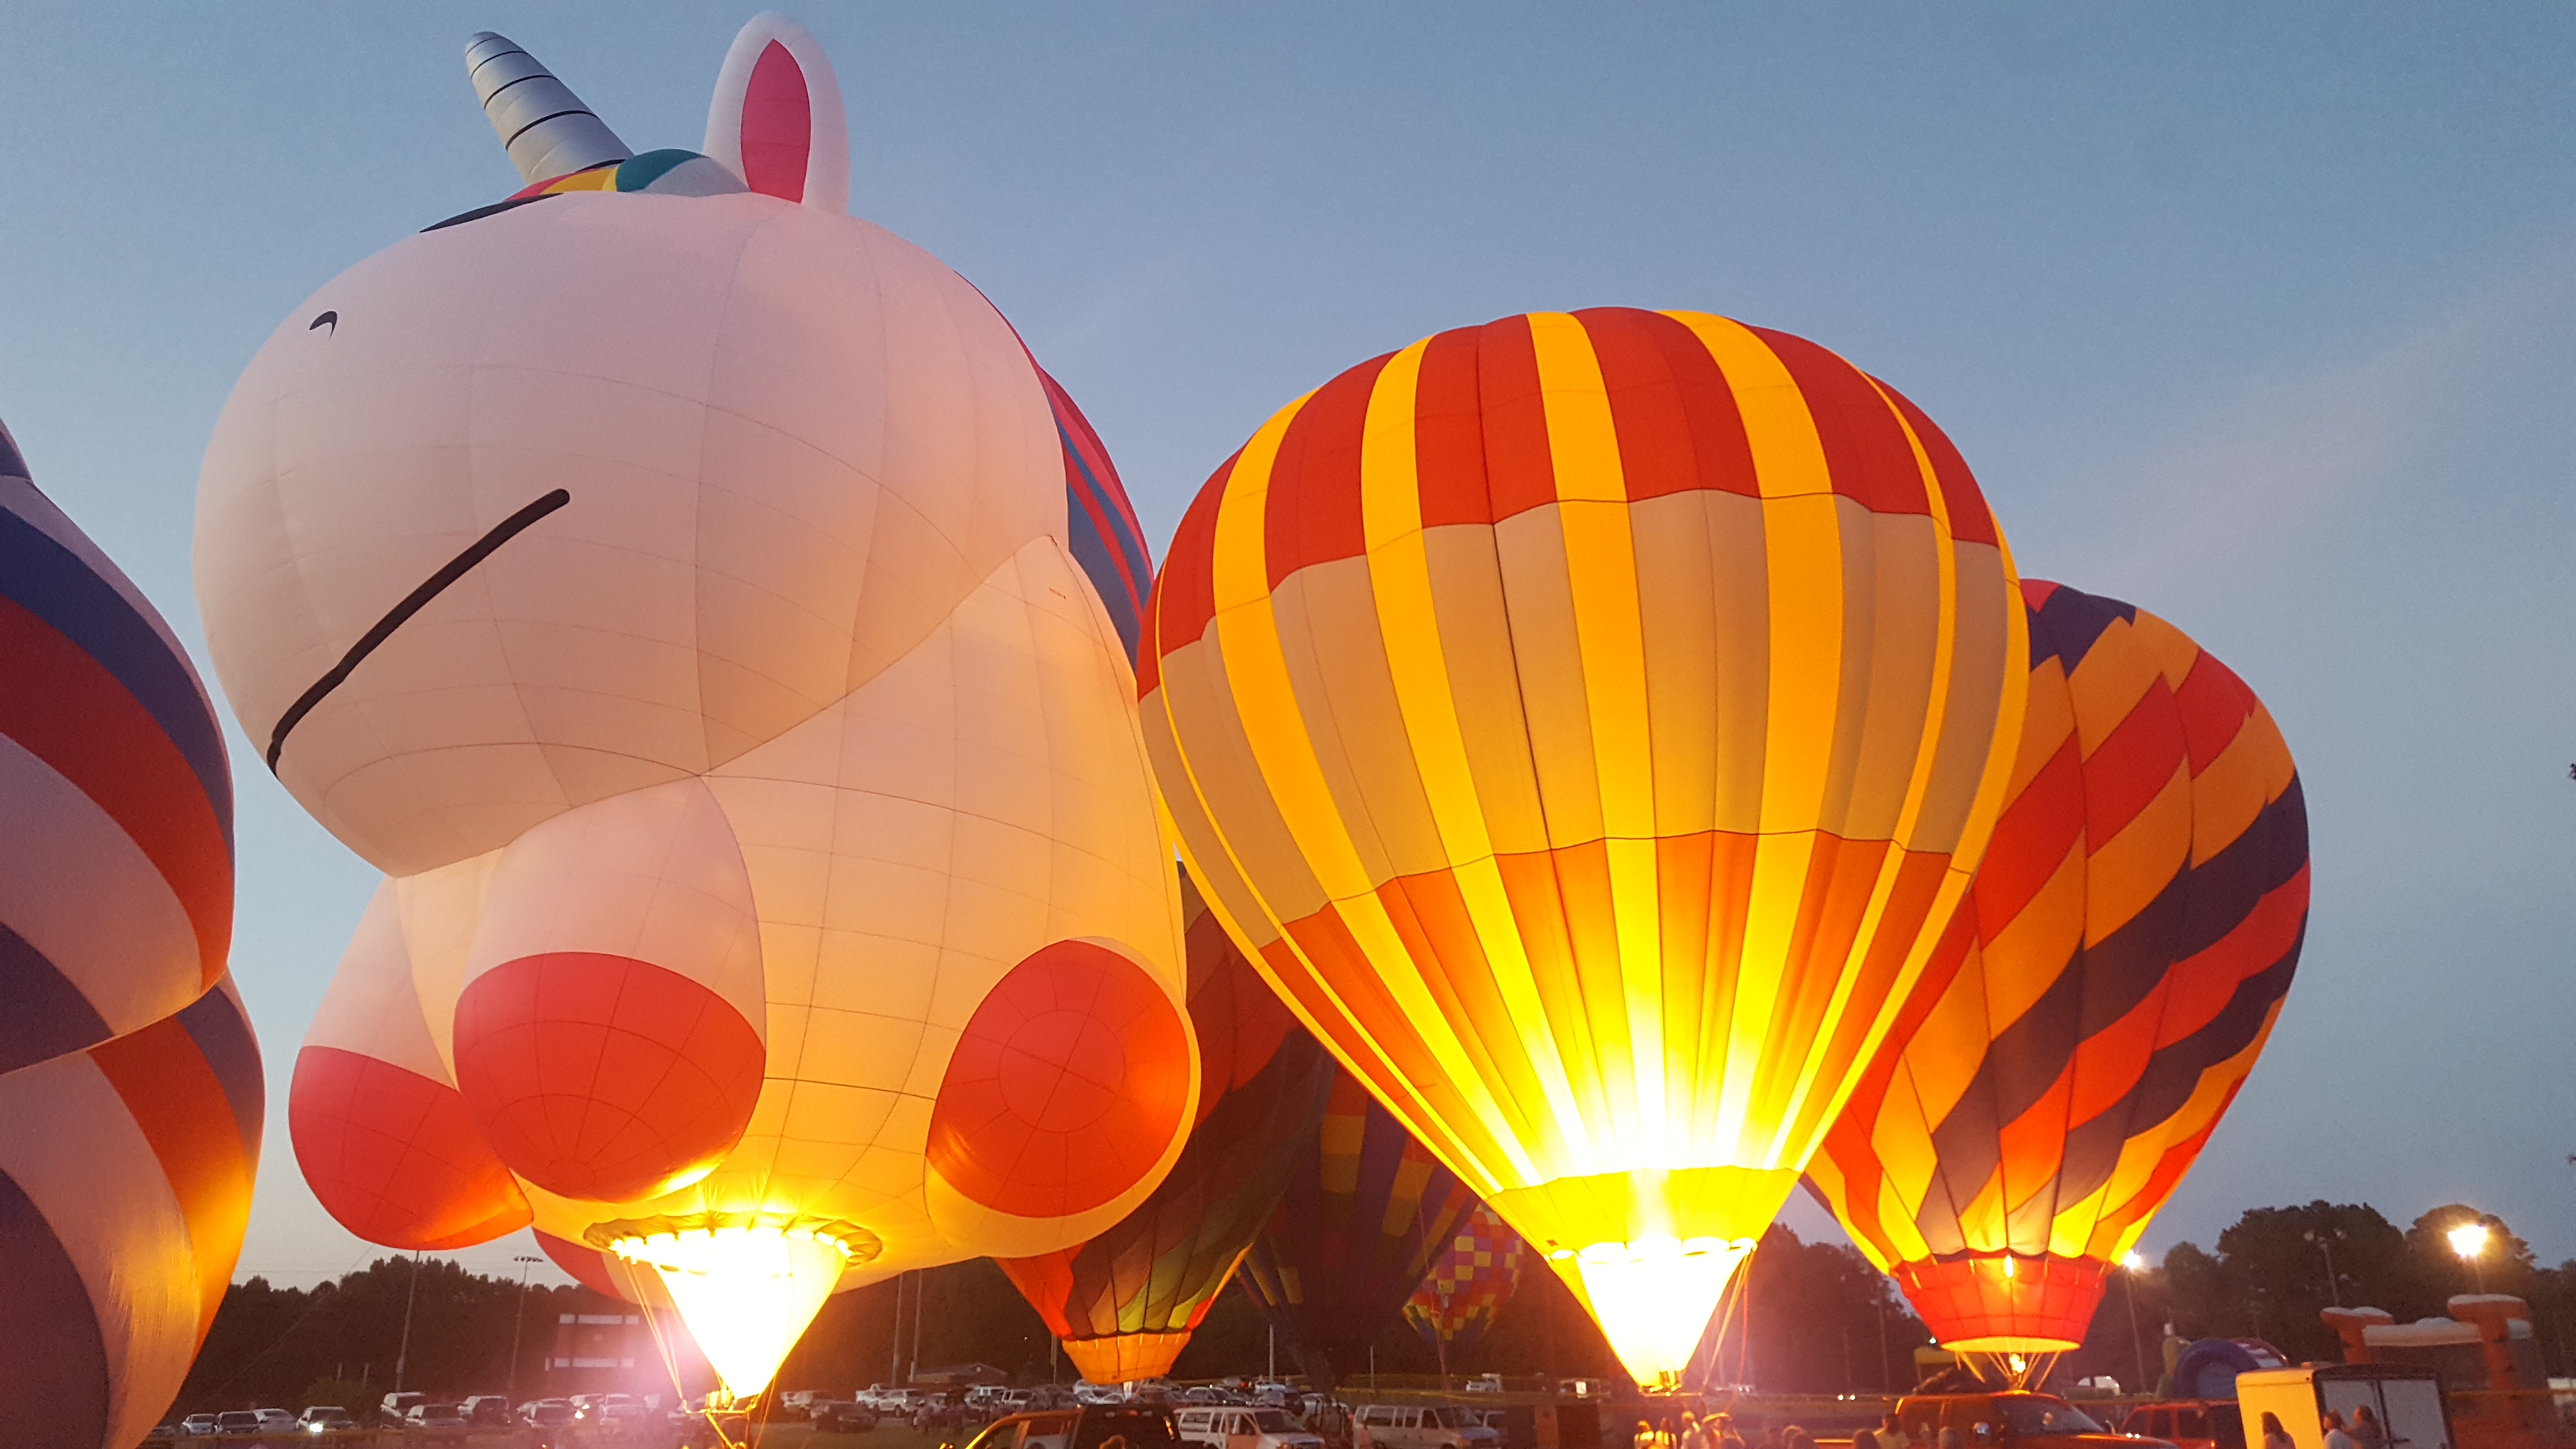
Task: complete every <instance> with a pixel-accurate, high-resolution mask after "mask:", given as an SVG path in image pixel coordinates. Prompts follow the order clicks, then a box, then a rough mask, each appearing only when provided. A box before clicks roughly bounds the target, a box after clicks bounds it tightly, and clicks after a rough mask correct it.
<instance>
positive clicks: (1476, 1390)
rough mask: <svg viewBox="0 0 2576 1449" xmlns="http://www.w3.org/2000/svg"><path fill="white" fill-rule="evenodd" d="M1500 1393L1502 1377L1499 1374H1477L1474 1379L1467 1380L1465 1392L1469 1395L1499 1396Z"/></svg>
mask: <svg viewBox="0 0 2576 1449" xmlns="http://www.w3.org/2000/svg"><path fill="white" fill-rule="evenodd" d="M1502 1391H1503V1376H1502V1375H1501V1374H1478V1375H1476V1376H1475V1377H1474V1378H1472V1379H1469V1380H1467V1392H1469V1393H1471V1394H1499V1393H1501V1392H1502Z"/></svg>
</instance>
